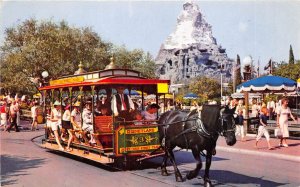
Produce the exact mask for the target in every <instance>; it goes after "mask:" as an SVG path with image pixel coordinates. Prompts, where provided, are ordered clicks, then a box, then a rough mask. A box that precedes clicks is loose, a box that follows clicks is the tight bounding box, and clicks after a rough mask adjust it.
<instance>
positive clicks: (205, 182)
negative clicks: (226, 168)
mask: <svg viewBox="0 0 300 187" xmlns="http://www.w3.org/2000/svg"><path fill="white" fill-rule="evenodd" d="M204 186H205V187H211V186H212V184H211V181H210V180H205V181H204Z"/></svg>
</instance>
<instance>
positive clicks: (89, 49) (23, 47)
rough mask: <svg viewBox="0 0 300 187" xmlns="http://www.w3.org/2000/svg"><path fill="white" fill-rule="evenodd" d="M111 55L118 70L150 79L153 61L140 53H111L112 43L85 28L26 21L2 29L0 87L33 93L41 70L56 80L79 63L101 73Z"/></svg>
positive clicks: (86, 68) (13, 91) (74, 69)
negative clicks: (131, 72)
mask: <svg viewBox="0 0 300 187" xmlns="http://www.w3.org/2000/svg"><path fill="white" fill-rule="evenodd" d="M114 52H116V54H115V57H116V58H117V61H119V62H118V63H119V64H120V67H127V68H133V69H136V70H142V72H143V75H145V76H148V77H153V75H154V67H155V66H154V62H153V60H152V59H153V58H152V57H151V56H150V55H149V54H145V53H144V52H143V51H142V50H133V51H128V50H126V49H125V47H119V48H118V49H117V50H113V44H112V43H110V42H106V41H103V40H102V39H101V37H99V36H98V34H97V33H95V32H94V31H92V29H91V28H88V27H86V28H74V27H70V26H69V25H68V24H67V23H66V22H65V21H61V22H60V23H58V24H57V23H54V22H53V21H40V22H39V21H37V20H35V19H29V20H26V21H24V22H23V23H21V24H20V25H18V26H17V27H12V28H7V29H6V30H5V40H4V44H3V45H2V46H1V49H0V54H1V56H0V64H1V68H0V80H1V82H0V88H1V90H2V89H4V90H6V91H7V92H11V93H17V92H19V93H34V92H36V89H35V88H34V84H32V82H31V80H36V79H38V78H41V73H42V72H43V71H45V70H46V71H48V72H49V76H50V77H51V78H52V79H56V78H58V77H60V76H63V75H70V74H74V72H75V71H76V70H77V69H78V64H79V62H80V61H82V63H83V65H84V69H85V70H87V71H96V70H101V69H104V68H105V66H106V65H107V64H108V63H109V62H110V60H109V59H110V57H111V56H112V53H114Z"/></svg>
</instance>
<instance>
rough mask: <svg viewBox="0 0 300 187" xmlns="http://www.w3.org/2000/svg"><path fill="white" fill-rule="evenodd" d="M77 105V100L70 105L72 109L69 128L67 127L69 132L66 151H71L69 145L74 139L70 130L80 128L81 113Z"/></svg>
mask: <svg viewBox="0 0 300 187" xmlns="http://www.w3.org/2000/svg"><path fill="white" fill-rule="evenodd" d="M79 106H80V103H79V102H78V101H77V102H76V103H75V104H74V105H73V106H72V107H73V110H72V112H71V126H72V127H71V128H70V129H68V133H69V140H68V145H67V148H66V151H71V149H70V145H71V143H72V141H73V139H74V137H73V134H72V133H71V130H72V129H74V130H81V115H80V111H79Z"/></svg>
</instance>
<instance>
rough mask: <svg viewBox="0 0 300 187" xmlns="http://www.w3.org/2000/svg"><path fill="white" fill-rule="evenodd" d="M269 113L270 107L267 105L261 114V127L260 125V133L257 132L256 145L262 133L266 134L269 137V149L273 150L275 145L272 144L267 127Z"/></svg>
mask: <svg viewBox="0 0 300 187" xmlns="http://www.w3.org/2000/svg"><path fill="white" fill-rule="evenodd" d="M267 113H268V109H267V108H266V107H264V108H262V109H261V115H260V116H259V118H260V123H259V127H258V133H257V137H256V143H255V147H257V144H258V140H260V139H261V137H262V135H264V136H265V137H266V139H267V143H268V148H269V150H272V149H273V147H272V146H271V145H270V135H269V132H268V130H267V129H266V126H267V119H268V116H267Z"/></svg>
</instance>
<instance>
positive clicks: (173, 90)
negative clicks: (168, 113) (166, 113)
mask: <svg viewBox="0 0 300 187" xmlns="http://www.w3.org/2000/svg"><path fill="white" fill-rule="evenodd" d="M175 91H176V89H175V88H174V87H173V88H172V94H173V107H174V110H175Z"/></svg>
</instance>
